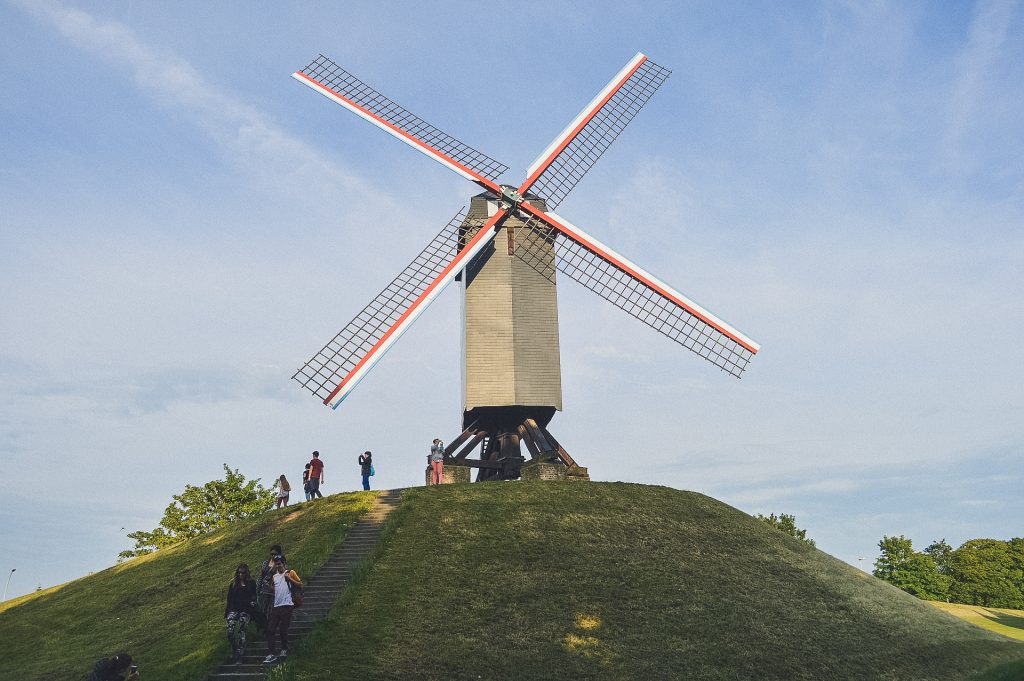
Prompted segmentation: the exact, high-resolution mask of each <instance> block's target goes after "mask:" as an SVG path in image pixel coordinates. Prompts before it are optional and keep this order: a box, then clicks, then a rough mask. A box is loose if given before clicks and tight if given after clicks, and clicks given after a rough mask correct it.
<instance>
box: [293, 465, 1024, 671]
mask: <svg viewBox="0 0 1024 681" xmlns="http://www.w3.org/2000/svg"><path fill="white" fill-rule="evenodd" d="M297 652H299V655H296V656H295V657H293V658H292V659H291V660H290V661H289V662H288V663H287V665H286V666H284V667H283V668H282V669H280V670H279V671H278V672H276V673H275V675H274V676H275V678H276V679H291V680H294V681H318V680H327V679H331V680H332V681H334V680H337V679H403V678H410V679H413V678H415V679H483V680H486V679H524V680H525V679H531V680H532V679H609V680H612V679H615V680H618V679H638V680H639V679H644V680H648V679H736V680H741V679H742V680H744V681H746V680H749V679H760V680H766V681H767V680H773V679H777V680H779V681H782V680H785V681H795V680H799V679H807V680H814V681H823V680H831V679H843V680H864V681H868V680H870V681H878V680H889V681H895V680H899V679H906V680H908V681H910V680H913V681H923V680H933V681H943V680H950V681H952V680H954V679H967V678H969V677H971V676H972V675H974V674H978V673H983V672H984V673H987V675H986V676H985V677H983V678H984V679H985V680H986V681H1008V680H1009V679H1015V678H1016V679H1019V678H1021V677H1020V676H1019V675H1018V676H1015V675H1016V674H1017V671H1019V669H1020V667H1004V668H1003V669H1002V670H998V669H997V666H998V665H1011V664H1014V665H1015V664H1018V663H1020V662H1024V644H1021V643H1020V642H1017V641H1013V640H1010V639H1008V638H1005V637H1003V636H999V635H997V634H995V633H992V632H989V631H985V630H983V629H980V628H978V627H975V626H973V625H971V624H969V623H967V622H964V621H961V620H959V619H957V618H955V617H953V616H951V615H948V614H945V613H943V612H940V611H938V610H936V609H935V608H934V607H933V606H932V605H931V604H929V603H926V602H923V601H920V600H918V599H916V598H914V597H912V596H909V595H908V594H905V593H903V592H902V591H899V590H898V589H895V588H893V587H891V586H889V585H888V584H885V583H883V582H881V581H879V580H877V579H875V578H873V577H870V576H868V575H865V574H864V573H863V572H861V571H859V570H857V569H855V568H853V567H851V566H848V565H846V564H845V563H842V562H840V561H838V560H836V559H834V558H832V557H830V556H828V555H826V554H824V553H822V552H820V551H817V550H816V549H813V548H811V547H809V546H807V545H806V544H804V543H803V542H800V541H797V540H795V539H793V538H791V537H787V536H786V535H784V534H782V533H781V532H778V531H776V530H773V529H772V528H770V527H768V526H767V525H765V524H764V523H762V522H759V521H757V520H755V519H753V518H751V517H749V516H747V515H745V514H743V513H741V512H739V511H737V510H736V509H733V508H731V507H729V506H726V505H725V504H722V503H720V502H717V501H715V500H713V499H710V498H708V497H705V496H702V495H699V494H694V493H688V492H679V491H675V490H670V489H666V488H660V487H647V486H640V485H628V484H617V483H616V484H605V483H590V484H586V483H551V482H545V483H522V482H520V483H486V484H474V485H449V486H443V487H436V488H435V487H431V488H425V489H415V490H410V491H409V492H407V493H406V497H405V500H404V502H403V504H402V506H401V508H399V509H398V510H397V511H396V512H395V513H394V514H392V516H391V518H390V519H389V521H388V526H387V528H386V531H385V535H384V538H383V540H382V543H381V545H380V546H379V547H378V550H377V553H376V555H375V558H374V561H373V563H372V565H370V566H368V567H367V569H366V570H364V571H363V572H362V574H361V575H360V576H358V577H357V579H356V580H355V582H354V583H353V586H352V587H351V588H350V589H348V590H347V591H346V592H345V594H344V595H343V596H342V598H341V599H340V600H339V602H338V603H337V604H336V606H335V608H334V610H333V612H332V615H331V618H330V619H329V620H328V621H327V622H325V623H323V624H322V625H321V626H320V627H318V628H317V630H316V631H314V633H313V634H312V635H311V636H310V637H308V638H307V639H306V641H304V643H303V644H302V645H301V646H300V650H299V651H297Z"/></svg>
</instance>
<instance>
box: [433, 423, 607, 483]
mask: <svg viewBox="0 0 1024 681" xmlns="http://www.w3.org/2000/svg"><path fill="white" fill-rule="evenodd" d="M554 413H555V410H554V408H552V407H477V408H476V409H473V410H471V411H468V412H466V414H465V417H464V422H469V425H468V426H467V427H466V429H465V430H463V431H462V433H461V434H460V435H459V436H458V437H457V438H455V439H454V440H453V441H452V442H451V444H449V445H448V446H447V447H445V450H444V468H445V471H447V469H448V467H449V466H452V467H467V468H476V469H477V476H476V479H477V482H480V481H482V480H515V479H518V478H519V477H521V476H522V474H523V468H524V466H532V465H544V466H548V465H553V466H555V468H557V469H558V470H561V471H563V472H562V474H561V476H560V478H567V477H569V476H570V475H572V476H573V478H574V479H587V480H589V477H588V476H587V472H586V469H585V468H580V467H579V466H578V465H576V461H575V460H573V458H572V457H571V456H569V453H568V452H567V451H565V448H563V447H562V445H560V444H559V443H558V440H556V439H555V438H554V436H553V435H551V433H550V432H548V430H547V428H546V427H545V426H546V425H547V424H548V423H549V422H550V421H551V417H552V416H554ZM522 445H526V449H527V451H528V453H529V455H530V459H529V463H527V459H526V458H525V457H524V456H523V455H522V449H521V447H522ZM478 448H479V455H480V458H479V459H472V458H470V454H472V453H474V452H475V451H477V449H478ZM538 470H539V469H538ZM552 470H554V469H552ZM551 474H552V473H551V472H550V471H549V472H548V473H547V475H551ZM528 475H529V477H531V478H533V479H551V478H545V477H534V475H533V474H532V473H530V474H528ZM556 477H559V476H557V474H556Z"/></svg>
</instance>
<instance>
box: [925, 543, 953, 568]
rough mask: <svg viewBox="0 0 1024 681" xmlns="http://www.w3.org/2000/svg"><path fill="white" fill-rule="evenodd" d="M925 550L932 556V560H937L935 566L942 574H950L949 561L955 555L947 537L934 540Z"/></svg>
mask: <svg viewBox="0 0 1024 681" xmlns="http://www.w3.org/2000/svg"><path fill="white" fill-rule="evenodd" d="M924 552H925V553H927V554H928V555H929V556H931V557H932V560H934V561H935V566H936V567H937V568H939V572H940V573H941V574H944V575H948V574H949V561H950V557H951V556H952V555H953V547H952V546H950V545H949V544H947V543H946V538H945V537H943V538H942V539H940V540H938V541H936V542H932V543H931V545H929V546H928V548H926V549H925V550H924Z"/></svg>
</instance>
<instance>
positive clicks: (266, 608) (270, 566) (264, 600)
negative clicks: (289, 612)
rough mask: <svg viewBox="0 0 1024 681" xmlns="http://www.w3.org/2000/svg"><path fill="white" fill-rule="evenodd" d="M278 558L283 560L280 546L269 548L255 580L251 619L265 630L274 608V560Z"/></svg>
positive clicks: (275, 545)
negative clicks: (268, 554)
mask: <svg viewBox="0 0 1024 681" xmlns="http://www.w3.org/2000/svg"><path fill="white" fill-rule="evenodd" d="M278 556H280V557H281V558H282V559H283V558H284V551H282V550H281V545H280V544H274V545H273V546H271V547H270V557H269V558H267V559H266V560H265V561H263V565H261V566H260V576H259V578H258V579H257V580H256V612H254V613H253V617H254V619H255V620H256V627H257V628H258V629H262V630H263V631H264V632H266V630H267V625H268V623H269V622H270V612H271V610H273V608H274V579H273V577H274V559H275V558H277V557H278Z"/></svg>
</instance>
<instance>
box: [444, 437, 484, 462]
mask: <svg viewBox="0 0 1024 681" xmlns="http://www.w3.org/2000/svg"><path fill="white" fill-rule="evenodd" d="M485 437H487V433H486V432H485V431H482V430H481V431H477V433H476V435H474V436H473V439H472V440H470V441H469V443H468V444H467V445H466V446H465V447H463V448H462V449H460V450H459V453H458V454H456V455H455V456H454V457H452V459H451V460H452V461H453V462H457V461H462V460H463V459H465V458H466V457H467V456H469V453H470V452H472V451H473V450H474V449H476V446H477V445H478V444H480V441H481V440H483V439H484V438H485ZM444 451H445V453H447V452H448V449H447V448H446V449H445V450H444Z"/></svg>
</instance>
